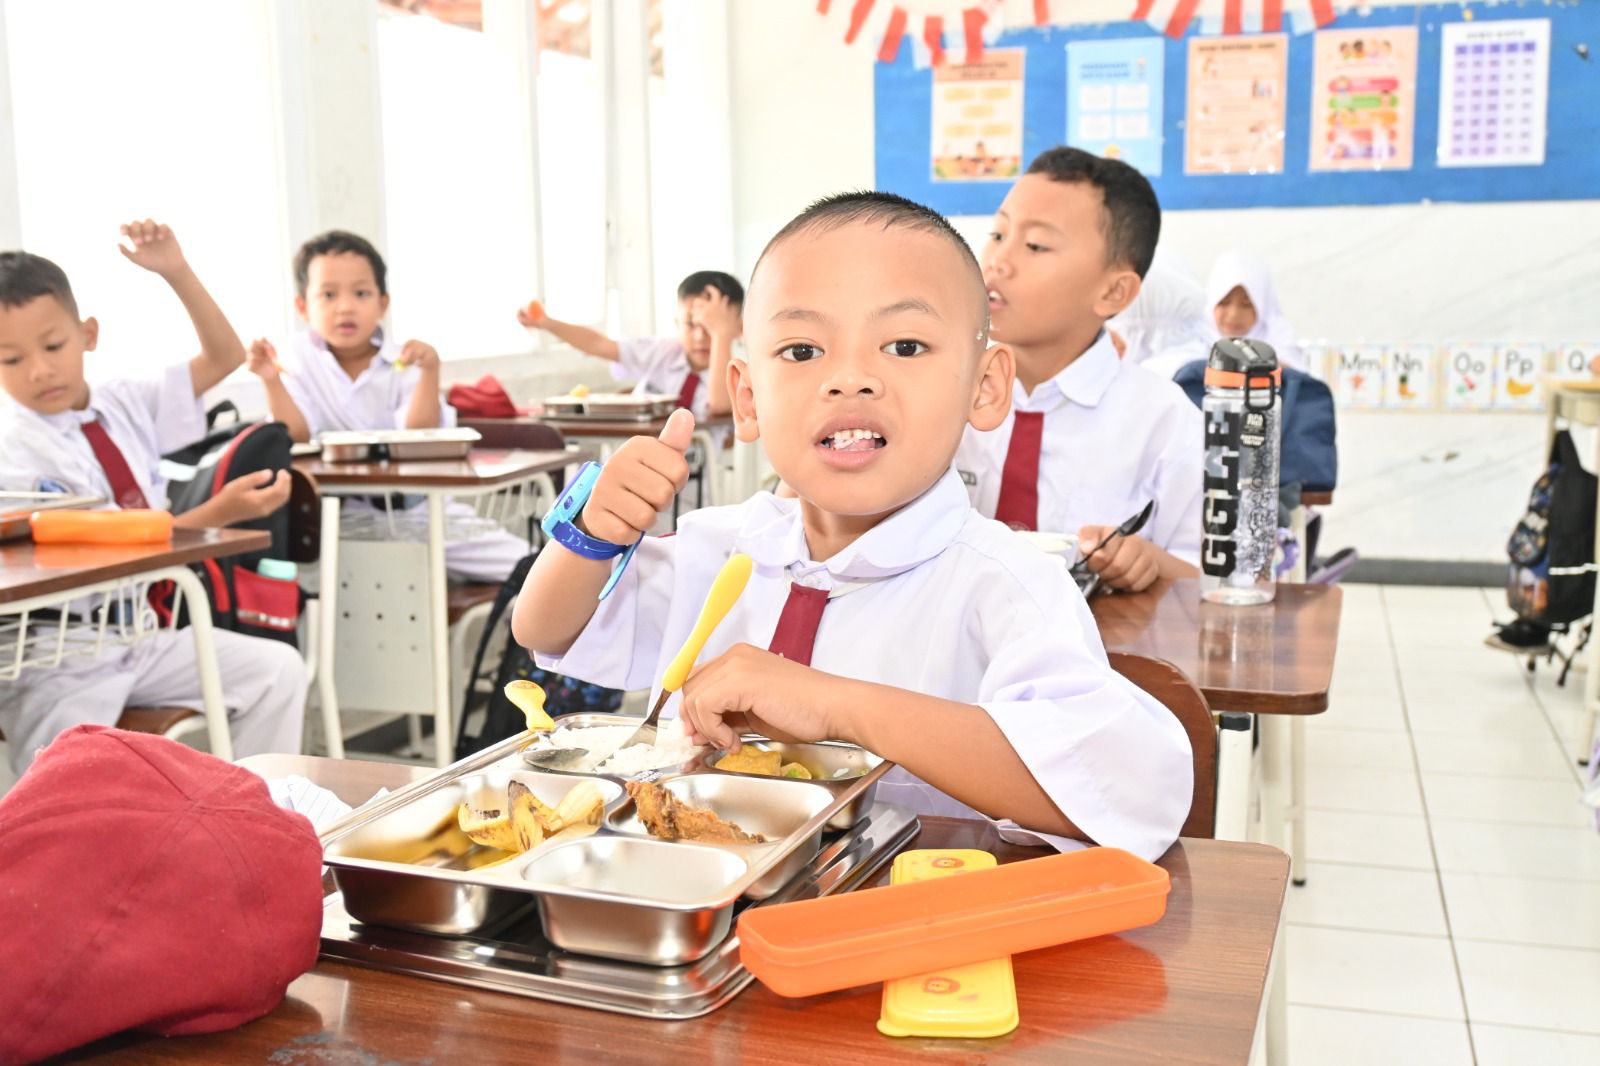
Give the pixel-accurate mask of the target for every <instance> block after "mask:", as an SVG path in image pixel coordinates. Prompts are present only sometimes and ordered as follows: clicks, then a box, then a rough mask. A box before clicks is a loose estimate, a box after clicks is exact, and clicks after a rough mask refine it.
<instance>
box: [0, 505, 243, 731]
mask: <svg viewBox="0 0 1600 1066" xmlns="http://www.w3.org/2000/svg"><path fill="white" fill-rule="evenodd" d="M271 544H272V537H271V536H270V535H269V534H267V533H265V532H263V531H261V530H243V529H175V530H173V533H172V540H171V542H170V543H166V544H34V543H33V542H32V541H9V542H6V543H4V544H0V680H15V679H16V678H17V677H19V676H20V675H21V673H22V671H23V670H25V669H49V668H50V667H52V666H55V665H56V664H58V663H59V662H60V661H61V659H62V657H63V652H62V649H63V648H64V647H65V645H64V644H62V643H59V642H58V640H57V637H58V636H64V635H65V634H66V633H67V632H68V631H69V630H72V629H78V628H82V627H87V626H89V623H87V622H84V623H80V624H79V625H77V626H74V625H73V623H72V620H71V619H70V618H69V617H66V616H62V617H60V618H58V619H55V620H51V621H44V622H41V621H40V620H38V619H37V618H36V615H37V613H38V612H40V611H45V610H50V609H52V608H65V607H66V606H67V605H68V604H70V603H72V602H73V601H75V600H78V599H80V598H83V597H98V596H109V597H115V598H118V599H128V600H131V601H132V602H142V600H143V593H142V588H143V587H147V586H148V585H150V584H151V583H153V582H157V581H171V582H172V583H173V584H174V585H176V586H177V589H178V593H179V595H181V596H182V597H183V598H184V599H185V600H187V601H188V606H189V630H190V632H191V633H192V635H193V637H194V644H195V662H196V666H197V668H198V672H199V675H200V697H201V702H202V705H203V708H204V712H205V719H206V734H207V737H208V739H209V741H210V745H211V751H212V752H213V753H215V754H216V755H218V756H220V757H221V758H224V759H227V758H231V757H232V755H233V740H232V738H231V737H230V736H229V734H228V708H227V705H226V704H224V703H223V702H222V678H221V675H220V673H219V672H218V669H217V654H216V647H215V644H214V643H213V633H212V624H211V602H210V600H209V599H208V598H207V597H206V590H205V586H204V585H203V584H201V582H200V578H199V577H198V576H197V575H196V574H195V572H194V571H193V570H190V569H189V566H190V564H192V563H198V562H203V561H205V560H207V559H223V558H227V557H228V556H232V555H243V554H244V553H246V552H254V551H261V550H262V549H264V548H267V547H269V546H270V545H271ZM136 586H137V587H136ZM135 593H137V594H135ZM128 613H131V614H134V615H135V616H136V617H135V618H134V619H133V620H132V621H131V622H119V623H116V624H115V628H116V630H117V632H115V633H113V634H112V638H113V639H114V640H116V641H118V642H121V643H132V642H134V641H138V640H142V639H144V638H145V637H148V636H150V635H152V634H154V633H157V632H163V630H160V629H159V628H150V627H147V626H146V625H145V624H144V622H143V621H142V615H139V613H138V612H128ZM41 627H48V628H49V629H50V630H51V631H52V633H51V634H50V635H45V634H43V633H42V631H41ZM108 628H110V626H109V624H108ZM30 634H31V636H30ZM97 646H98V645H97V644H95V643H94V642H92V641H85V642H83V647H84V648H93V647H97ZM30 649H32V652H33V656H34V657H32V658H30V657H29V650H30Z"/></svg>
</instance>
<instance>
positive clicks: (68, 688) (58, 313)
mask: <svg viewBox="0 0 1600 1066" xmlns="http://www.w3.org/2000/svg"><path fill="white" fill-rule="evenodd" d="M122 233H123V235H124V236H125V237H127V239H128V242H129V244H130V245H131V246H132V247H131V248H130V247H122V249H121V250H122V254H123V255H124V256H126V257H127V258H128V260H129V261H131V262H133V263H134V264H136V265H138V266H141V267H143V268H144V269H146V270H149V271H152V272H154V273H155V274H157V275H159V276H160V277H161V279H162V280H163V281H165V282H166V283H167V284H168V285H169V286H171V288H172V291H173V292H174V293H175V294H176V295H177V297H178V299H179V300H181V301H182V302H183V306H184V309H185V310H186V311H188V313H189V318H190V320H191V321H192V322H193V323H194V329H195V334H196V335H197V336H198V337H199V340H200V354H199V355H196V356H195V357H194V358H193V359H190V360H189V361H188V362H187V363H182V364H178V365H176V366H173V367H171V368H169V369H168V370H167V371H166V372H165V373H164V374H162V375H161V377H160V378H159V379H158V380H154V381H133V380H121V381H110V382H106V383H105V384H100V385H94V386H92V387H91V386H90V385H89V383H88V382H87V381H85V380H84V375H83V356H84V353H85V352H88V351H93V350H94V347H95V344H96V342H97V340H98V338H99V329H100V326H99V323H98V322H96V321H95V320H94V319H93V318H86V319H80V318H79V315H78V305H77V302H76V301H75V300H74V299H73V295H72V287H71V285H70V284H69V283H68V281H67V276H66V274H65V273H63V272H62V270H61V268H60V267H58V266H56V265H55V264H54V263H52V262H50V261H49V260H48V259H43V258H41V257H39V256H36V255H30V254H29V253H27V252H5V253H0V387H3V388H4V390H5V393H6V395H7V397H9V399H8V400H6V401H5V402H4V403H3V405H0V406H3V409H0V483H3V484H5V485H7V486H17V487H22V488H29V489H45V490H48V491H65V492H73V493H82V494H89V495H96V496H100V497H103V498H104V499H106V500H107V501H109V502H108V503H107V504H106V507H108V508H123V507H129V508H143V507H154V508H162V507H165V506H166V505H167V492H166V488H167V483H166V479H165V478H163V477H162V476H161V472H160V465H161V456H162V454H163V453H165V452H168V451H172V450H174V449H176V448H180V447H182V446H184V445H186V444H190V443H192V442H193V441H195V440H198V439H199V438H200V437H203V436H204V435H205V431H206V425H205V411H204V408H203V406H202V404H201V402H200V397H201V395H202V394H204V393H205V391H206V390H207V389H210V388H211V387H213V386H215V385H216V384H218V383H219V382H221V381H222V379H223V378H225V377H227V376H228V374H229V373H231V372H232V371H233V370H234V369H236V368H237V367H238V366H239V365H240V364H242V363H243V362H244V347H243V345H241V344H240V343H239V338H238V336H237V335H236V334H235V333H234V331H233V327H232V326H230V325H229V324H228V320H227V318H226V317H224V315H223V313H222V309H221V308H219V307H218V306H217V304H216V302H215V301H214V300H212V298H211V295H210V294H209V293H208V292H206V290H205V287H204V286H203V285H201V284H200V279H199V278H197V277H196V276H195V273H194V270H193V269H192V268H191V267H190V266H189V263H188V261H187V260H186V259H185V258H184V255H183V251H182V250H181V249H180V248H179V246H178V241H177V238H176V237H174V236H173V235H172V231H171V230H170V229H168V228H167V227H166V226H161V225H157V224H156V223H154V222H152V221H150V220H148V219H146V220H145V221H143V222H132V223H129V224H128V225H126V226H123V227H122ZM288 499H289V478H288V475H287V474H285V473H283V472H282V471H277V472H273V471H257V472H255V473H252V474H247V475H244V476H243V477H239V478H236V479H235V480H233V481H230V482H229V483H228V484H227V485H225V486H224V487H223V488H222V490H221V491H220V492H218V493H217V494H216V495H215V496H213V497H212V498H211V499H210V500H207V501H206V502H205V503H202V504H200V505H199V506H197V507H195V508H194V509H192V510H189V511H186V512H184V513H183V514H180V515H178V516H176V518H175V519H174V524H175V525H177V526H178V527H180V528H186V529H193V528H202V527H212V526H228V525H232V524H233V523H235V522H242V521H248V520H250V519H253V518H261V517H263V516H265V515H269V514H271V513H272V512H274V511H276V510H277V509H278V508H280V507H282V506H283V505H284V504H285V503H286V502H288ZM214 638H215V642H216V652H217V664H218V667H219V668H220V672H221V674H222V693H223V699H224V700H225V701H226V703H227V705H228V709H229V725H230V729H231V732H232V734H233V743H234V749H235V754H236V755H238V756H244V755H256V754H260V753H263V752H290V753H295V754H298V753H299V751H300V737H301V728H302V725H303V719H304V713H305V692H306V676H305V664H304V662H303V661H302V660H301V658H300V655H299V653H298V652H297V651H295V649H294V648H292V647H290V646H289V645H287V644H282V643H279V642H277V641H273V640H262V639H260V638H257V637H250V636H244V635H242V634H238V633H229V632H225V631H222V630H218V631H216V632H215V634H214ZM141 705H142V706H152V705H176V706H185V707H193V708H195V709H199V708H200V707H201V706H202V701H201V696H200V674H199V671H198V667H197V665H196V662H195V652H194V636H193V634H192V633H189V632H185V631H182V630H161V631H158V632H156V633H155V634H154V635H152V636H150V637H148V638H146V639H144V640H141V641H139V642H137V643H135V644H133V645H131V646H128V647H117V648H111V649H109V650H107V651H105V652H103V653H101V654H99V655H94V656H88V655H85V656H76V657H70V658H67V659H64V660H63V661H62V663H61V665H60V666H57V667H53V668H36V669H30V670H26V671H24V672H23V673H22V674H21V676H20V677H19V678H18V679H17V680H15V681H11V682H0V731H4V733H5V735H6V739H7V743H8V746H9V748H10V757H11V764H12V767H13V769H15V770H16V771H17V772H18V773H21V772H22V771H23V770H25V769H26V768H27V766H28V764H29V763H30V762H31V761H32V759H33V754H34V752H36V751H37V750H39V749H40V748H42V747H44V746H45V745H46V744H48V743H50V741H51V740H52V739H54V737H55V736H56V735H57V734H58V733H60V732H62V731H63V730H65V729H68V728H70V727H71V726H74V725H79V724H82V723H86V722H87V723H93V724H96V725H114V724H115V723H116V721H117V719H118V718H120V717H121V715H122V712H123V710H124V709H125V708H127V707H131V706H141Z"/></svg>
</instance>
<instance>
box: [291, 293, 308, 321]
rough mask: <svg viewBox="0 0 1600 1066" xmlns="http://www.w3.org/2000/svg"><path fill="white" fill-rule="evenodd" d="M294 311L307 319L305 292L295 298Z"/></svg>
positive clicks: (303, 318)
mask: <svg viewBox="0 0 1600 1066" xmlns="http://www.w3.org/2000/svg"><path fill="white" fill-rule="evenodd" d="M294 312H295V314H297V315H299V316H300V318H301V319H302V320H305V317H306V298H305V294H304V293H302V294H300V295H299V296H296V297H295V298H294Z"/></svg>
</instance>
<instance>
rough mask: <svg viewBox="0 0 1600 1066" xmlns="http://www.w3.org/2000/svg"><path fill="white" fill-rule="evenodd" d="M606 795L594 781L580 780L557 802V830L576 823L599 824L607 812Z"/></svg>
mask: <svg viewBox="0 0 1600 1066" xmlns="http://www.w3.org/2000/svg"><path fill="white" fill-rule="evenodd" d="M605 808H606V796H605V793H604V792H601V791H600V786H599V785H597V784H595V783H594V782H593V781H579V782H578V783H577V784H576V785H573V786H572V789H571V790H570V791H569V792H568V793H567V794H566V795H565V796H562V797H561V802H560V803H558V804H556V810H555V815H556V822H557V823H558V824H557V825H556V826H555V830H554V831H555V832H560V831H561V830H562V829H566V828H568V827H569V826H574V825H599V824H600V816H601V815H603V814H604V813H605Z"/></svg>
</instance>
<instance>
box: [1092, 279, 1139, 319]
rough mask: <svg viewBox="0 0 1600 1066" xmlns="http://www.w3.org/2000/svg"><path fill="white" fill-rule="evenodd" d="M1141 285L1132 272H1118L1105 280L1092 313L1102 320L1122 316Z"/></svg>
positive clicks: (1137, 293)
mask: <svg viewBox="0 0 1600 1066" xmlns="http://www.w3.org/2000/svg"><path fill="white" fill-rule="evenodd" d="M1142 284H1143V282H1141V281H1140V280H1139V275H1138V274H1136V273H1134V272H1133V271H1131V270H1118V271H1117V272H1116V273H1114V274H1112V275H1111V276H1110V278H1108V279H1107V281H1106V285H1105V288H1103V289H1102V290H1100V299H1099V300H1097V301H1096V302H1095V305H1094V313H1095V314H1097V315H1099V316H1100V317H1101V318H1103V319H1104V318H1115V317H1116V316H1117V315H1120V314H1122V312H1124V311H1126V310H1127V309H1128V305H1129V304H1131V303H1133V301H1134V298H1135V297H1136V296H1138V295H1139V288H1140V286H1141V285H1142Z"/></svg>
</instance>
